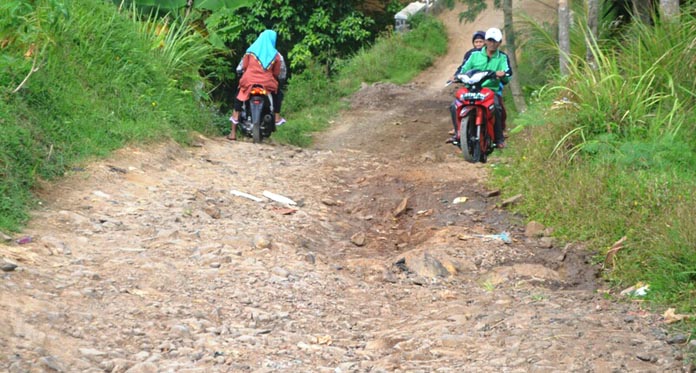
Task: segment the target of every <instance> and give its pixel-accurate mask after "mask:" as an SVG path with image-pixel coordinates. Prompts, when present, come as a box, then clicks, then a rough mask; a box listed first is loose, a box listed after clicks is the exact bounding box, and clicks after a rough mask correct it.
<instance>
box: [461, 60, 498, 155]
mask: <svg viewBox="0 0 696 373" xmlns="http://www.w3.org/2000/svg"><path fill="white" fill-rule="evenodd" d="M490 79H497V77H496V75H495V71H488V70H469V71H467V72H466V73H464V74H459V75H457V77H456V80H455V81H454V82H456V83H462V84H463V87H461V88H459V89H458V90H457V92H456V93H455V95H454V96H455V105H456V121H457V122H456V123H457V133H455V135H454V136H455V139H456V141H455V142H454V143H455V144H457V145H459V147H460V148H461V149H462V154H463V155H464V159H466V160H467V161H469V162H472V163H476V162H481V163H485V162H486V160H487V158H488V155H489V154H491V153H492V152H493V149H495V145H494V143H495V140H496V139H495V132H494V130H493V125H494V123H495V112H494V110H495V105H494V100H495V92H494V91H493V90H491V89H490V88H486V87H481V85H482V84H483V83H484V82H486V81H487V80H490Z"/></svg>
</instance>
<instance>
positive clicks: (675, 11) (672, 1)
mask: <svg viewBox="0 0 696 373" xmlns="http://www.w3.org/2000/svg"><path fill="white" fill-rule="evenodd" d="M660 10H661V11H662V12H661V15H662V16H663V17H664V18H665V19H668V20H672V19H677V18H679V0H660Z"/></svg>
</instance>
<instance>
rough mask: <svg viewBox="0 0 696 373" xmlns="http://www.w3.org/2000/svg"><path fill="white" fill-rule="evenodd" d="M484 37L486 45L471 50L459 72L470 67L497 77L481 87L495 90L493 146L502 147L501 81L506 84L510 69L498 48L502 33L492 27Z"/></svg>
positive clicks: (506, 58)
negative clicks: (489, 72) (491, 72)
mask: <svg viewBox="0 0 696 373" xmlns="http://www.w3.org/2000/svg"><path fill="white" fill-rule="evenodd" d="M485 38H486V41H485V43H486V45H485V46H484V47H483V48H481V50H480V51H477V52H473V53H472V54H471V56H469V59H467V60H466V61H465V63H464V65H463V66H462V67H461V68H460V70H459V73H464V72H467V71H469V70H472V69H477V70H492V71H495V75H496V77H497V78H498V79H491V80H488V81H486V82H484V83H483V87H487V88H490V89H491V90H493V91H494V92H496V94H495V97H494V105H495V113H494V114H495V124H494V128H493V131H494V132H495V133H494V137H495V146H496V147H497V148H504V147H505V138H504V136H503V128H504V122H503V121H504V119H505V114H504V106H503V96H502V87H501V83H502V84H507V83H509V82H510V77H511V76H512V69H511V68H510V62H509V60H508V56H507V55H506V54H505V53H503V52H501V51H499V50H498V48H499V47H500V44H501V43H502V41H503V33H502V32H501V31H500V30H499V29H497V28H495V27H492V28H489V29H488V30H487V31H486V35H485ZM455 129H456V124H455Z"/></svg>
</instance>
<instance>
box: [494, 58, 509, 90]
mask: <svg viewBox="0 0 696 373" xmlns="http://www.w3.org/2000/svg"><path fill="white" fill-rule="evenodd" d="M500 56H501V57H502V63H501V69H500V71H497V72H496V75H498V78H500V82H501V83H503V84H508V83H509V82H510V77H511V76H512V69H511V68H510V58H508V55H507V54H505V53H504V52H500Z"/></svg>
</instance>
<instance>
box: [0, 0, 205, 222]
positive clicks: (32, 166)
mask: <svg viewBox="0 0 696 373" xmlns="http://www.w3.org/2000/svg"><path fill="white" fill-rule="evenodd" d="M65 4H71V5H70V6H64V5H63V3H62V2H58V1H36V2H25V1H10V2H4V3H3V4H2V5H1V6H0V14H1V15H0V45H1V46H2V55H1V58H0V95H2V100H0V123H1V124H2V125H0V174H2V182H1V183H0V228H2V229H5V230H16V229H18V228H19V227H21V225H22V223H23V222H25V221H26V219H27V213H26V211H27V208H28V207H29V206H31V204H32V202H31V201H32V196H31V193H30V190H31V189H32V188H33V187H34V186H35V184H36V181H37V180H39V179H52V178H54V177H56V176H61V175H63V174H64V173H65V172H66V171H68V170H70V169H71V168H72V167H74V166H75V165H76V164H79V163H80V162H83V161H86V160H89V159H90V158H92V157H94V156H104V155H106V154H108V153H109V152H110V151H112V150H114V149H117V148H120V147H122V146H123V145H125V144H126V143H129V142H148V141H153V140H158V139H162V138H173V139H176V140H178V141H183V142H185V141H187V138H188V136H189V133H190V132H191V131H192V130H195V131H200V132H204V133H206V132H211V131H212V130H214V129H215V128H214V127H213V126H211V125H210V124H211V123H213V122H214V116H213V114H212V113H213V112H212V111H211V110H208V109H207V108H206V107H205V106H204V105H202V103H200V102H197V101H196V99H195V95H194V94H193V92H194V90H195V88H196V87H198V86H199V85H198V83H200V80H198V81H196V78H195V77H196V76H197V70H198V69H199V67H200V62H201V61H202V56H205V55H206V54H207V53H208V51H207V49H206V48H205V46H204V45H203V44H201V43H197V42H196V41H195V40H192V38H194V39H195V36H191V35H195V34H193V33H189V32H180V33H177V34H176V35H177V36H176V37H174V38H173V39H172V40H168V41H167V46H168V47H167V48H163V47H160V46H159V45H158V44H156V43H155V41H156V40H155V39H153V38H152V36H153V35H152V34H150V35H148V34H146V33H143V32H141V31H140V30H139V27H141V26H140V24H139V23H136V22H133V21H132V20H131V14H130V13H129V12H128V11H124V12H123V13H117V12H115V7H113V6H111V5H109V4H106V3H101V2H85V1H73V2H70V3H65ZM170 27H172V28H177V27H178V28H181V27H185V26H181V27H180V26H177V25H176V24H173V25H170ZM192 45H196V46H199V47H198V48H192ZM201 45H203V47H200V46H201ZM184 51H186V53H183V52H184Z"/></svg>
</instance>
